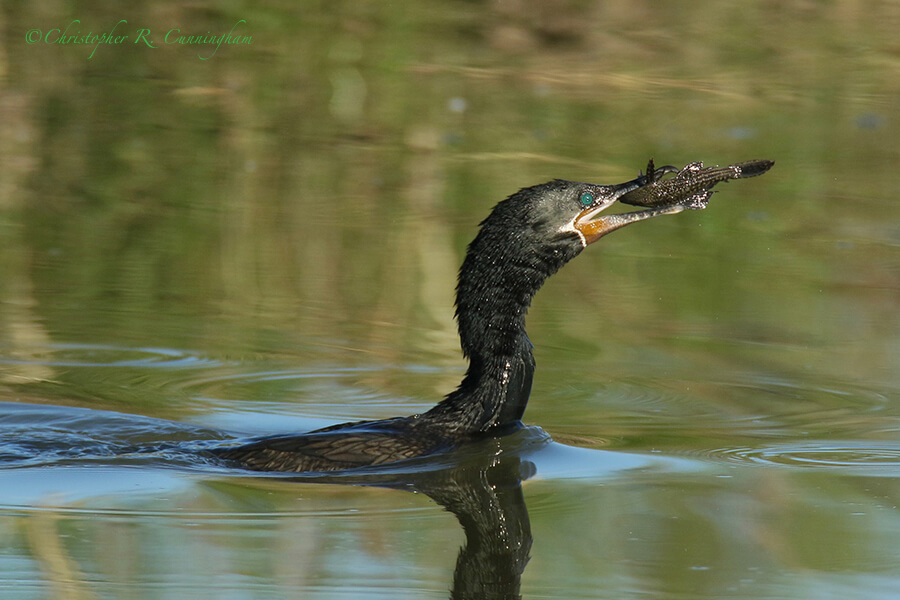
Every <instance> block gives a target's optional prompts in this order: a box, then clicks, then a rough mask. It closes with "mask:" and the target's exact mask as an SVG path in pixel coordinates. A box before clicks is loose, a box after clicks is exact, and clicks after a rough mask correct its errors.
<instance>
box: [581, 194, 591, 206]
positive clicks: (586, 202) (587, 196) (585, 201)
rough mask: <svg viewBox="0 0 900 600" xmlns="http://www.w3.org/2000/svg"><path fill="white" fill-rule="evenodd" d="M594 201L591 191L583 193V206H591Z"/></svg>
mask: <svg viewBox="0 0 900 600" xmlns="http://www.w3.org/2000/svg"><path fill="white" fill-rule="evenodd" d="M593 203H594V195H593V194H592V193H590V192H585V193H583V194H582V195H581V205H582V206H590V205H591V204H593Z"/></svg>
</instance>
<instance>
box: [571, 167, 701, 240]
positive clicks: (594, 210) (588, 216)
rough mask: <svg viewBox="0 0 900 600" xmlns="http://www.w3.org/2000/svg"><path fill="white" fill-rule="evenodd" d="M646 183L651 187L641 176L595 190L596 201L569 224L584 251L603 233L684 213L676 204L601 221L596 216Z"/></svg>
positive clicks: (621, 214) (646, 178) (606, 217)
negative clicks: (661, 216) (664, 216)
mask: <svg viewBox="0 0 900 600" xmlns="http://www.w3.org/2000/svg"><path fill="white" fill-rule="evenodd" d="M649 183H651V181H650V179H649V178H648V177H646V176H645V175H641V176H640V177H638V178H637V179H632V180H631V181H626V182H625V183H620V184H617V185H605V186H597V188H598V191H601V193H600V194H598V195H597V198H598V200H597V201H596V202H594V204H592V205H591V206H589V207H587V208H585V209H584V210H583V211H581V212H580V213H578V215H577V216H576V217H575V220H574V221H573V222H572V226H573V227H574V228H575V231H576V232H577V233H578V235H579V236H580V237H581V241H582V243H583V244H584V245H585V247H586V246H587V245H588V244H593V243H594V242H596V241H597V240H599V239H600V238H602V237H603V236H604V235H606V234H607V233H611V232H613V231H615V230H616V229H620V228H622V227H625V226H626V225H629V224H631V223H636V222H638V221H643V220H644V219H649V218H651V217H658V216H659V215H674V214H676V213H680V212H681V211H683V210H684V207H683V206H681V205H678V204H676V205H673V206H663V207H659V208H652V209H649V210H640V211H636V212H630V213H619V214H614V215H604V216H601V217H598V216H597V215H599V214H600V213H601V212H603V211H604V210H606V209H607V208H609V207H610V206H612V205H613V204H615V203H616V200H618V199H619V198H621V197H622V196H624V195H625V194H627V193H628V192H630V191H631V190H636V189H638V188H639V187H643V186H645V185H648V184H649Z"/></svg>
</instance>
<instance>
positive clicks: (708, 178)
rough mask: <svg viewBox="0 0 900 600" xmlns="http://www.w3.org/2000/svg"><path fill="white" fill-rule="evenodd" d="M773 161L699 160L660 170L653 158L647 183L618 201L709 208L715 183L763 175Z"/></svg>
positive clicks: (636, 204)
mask: <svg viewBox="0 0 900 600" xmlns="http://www.w3.org/2000/svg"><path fill="white" fill-rule="evenodd" d="M774 164H775V161H772V160H765V159H759V160H747V161H744V162H739V163H735V164H733V165H728V166H727V167H718V166H715V167H704V166H703V163H702V162H700V161H697V162H692V163H688V164H687V165H685V166H684V167H683V168H682V169H680V170H679V169H677V168H676V167H673V166H671V165H666V166H664V167H660V168H658V169H657V168H656V167H655V165H654V164H653V159H652V158H651V159H650V162H649V163H647V173H646V175H644V177H645V179H646V180H647V183H645V184H644V185H642V186H641V187H639V188H637V189H634V190H631V191H630V192H628V193H627V194H625V195H624V196H622V197H621V198H619V202H622V203H623V204H630V205H632V206H645V207H654V208H655V207H660V206H675V205H680V206H682V207H684V208H689V209H694V210H697V209H703V208H706V205H707V203H708V202H709V198H710V196H712V194H713V191H712V188H713V187H714V186H715V185H716V184H718V183H721V182H723V181H728V180H730V179H746V178H748V177H756V176H758V175H762V174H763V173H765V172H767V171H768V170H769V169H771V168H772V166H773V165H774ZM670 173H675V176H674V177H669V178H666V179H663V177H664V176H665V175H667V174H670Z"/></svg>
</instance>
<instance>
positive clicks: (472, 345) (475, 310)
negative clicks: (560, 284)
mask: <svg viewBox="0 0 900 600" xmlns="http://www.w3.org/2000/svg"><path fill="white" fill-rule="evenodd" d="M500 207H502V203H501V205H500V206H498V208H500ZM498 214H502V213H500V212H499V211H498V210H496V209H495V211H494V213H492V215H491V216H490V217H488V219H487V220H485V222H484V223H482V228H481V231H480V232H479V234H478V236H476V238H475V240H474V241H473V242H472V243H471V244H470V245H469V249H468V252H467V254H466V258H465V260H464V261H463V265H462V268H461V269H460V274H459V283H458V285H457V288H456V318H457V321H458V324H459V335H460V341H461V343H462V349H463V353H464V354H465V355H466V357H467V358H468V359H469V369H468V371H467V372H466V376H465V378H464V379H463V381H462V383H461V384H460V386H459V387H458V388H457V389H456V390H455V391H454V392H452V393H451V394H450V395H448V396H447V397H446V398H445V399H444V400H443V401H442V402H441V403H440V404H438V405H437V406H435V407H434V408H433V409H432V410H430V411H429V412H428V413H426V415H427V416H428V417H429V418H430V419H434V420H435V421H436V422H439V423H440V426H441V427H442V428H446V429H448V430H452V431H459V432H460V433H477V432H484V431H488V430H490V429H492V428H494V427H497V426H501V425H505V424H510V423H516V422H518V421H519V420H520V419H521V418H522V414H523V413H524V412H525V407H526V405H527V404H528V397H529V395H530V394H531V382H532V378H533V375H534V366H535V364H534V358H533V356H532V353H531V349H532V345H531V342H530V341H529V340H528V336H527V335H526V333H525V315H526V313H527V312H528V307H529V306H530V305H531V300H532V298H533V297H534V294H535V293H536V292H537V291H538V290H539V289H540V287H541V285H542V284H543V283H544V281H545V280H546V279H547V277H549V276H550V275H552V274H553V273H555V272H556V271H557V270H558V269H559V268H560V267H561V266H562V265H563V264H565V262H567V261H568V260H569V259H571V258H572V257H573V256H574V255H575V254H577V251H575V252H573V251H572V250H571V249H570V248H571V246H565V245H562V244H561V245H560V246H554V245H552V244H546V243H545V244H544V245H542V246H539V247H538V246H537V245H530V246H529V245H526V244H525V243H524V242H522V241H521V240H519V239H516V238H515V237H514V236H510V235H509V233H508V232H509V231H510V227H508V225H509V223H508V221H509V219H508V218H507V219H505V220H504V222H503V223H501V224H500V225H501V226H496V225H497V223H496V222H493V221H492V219H496V218H497V215H498Z"/></svg>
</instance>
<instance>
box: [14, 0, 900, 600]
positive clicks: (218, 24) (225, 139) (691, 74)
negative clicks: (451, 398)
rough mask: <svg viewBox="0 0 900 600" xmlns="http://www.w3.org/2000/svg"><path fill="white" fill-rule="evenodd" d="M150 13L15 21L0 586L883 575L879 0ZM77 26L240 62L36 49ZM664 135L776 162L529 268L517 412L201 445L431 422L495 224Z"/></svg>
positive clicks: (700, 592)
mask: <svg viewBox="0 0 900 600" xmlns="http://www.w3.org/2000/svg"><path fill="white" fill-rule="evenodd" d="M154 6H155V7H156V8H154V9H153V10H149V9H146V8H143V9H134V10H133V12H129V13H128V14H123V13H120V12H117V11H120V10H122V9H120V8H116V9H108V8H107V9H99V8H98V9H93V8H92V9H88V8H85V7H82V6H80V5H79V6H75V5H73V6H72V7H69V6H68V5H66V4H65V3H63V5H60V7H59V11H60V12H59V14H52V13H47V12H43V11H44V10H45V9H40V8H38V7H37V6H36V5H34V6H33V5H31V4H22V5H15V6H14V5H9V6H6V7H4V8H3V11H2V14H3V19H2V20H0V23H2V24H0V27H2V28H3V32H4V36H3V38H4V39H5V40H7V43H6V46H5V50H4V52H3V53H0V61H2V64H3V69H2V70H0V72H2V73H3V75H2V79H0V86H2V87H0V114H2V119H3V121H4V123H6V124H7V126H6V127H4V128H0V129H2V131H0V241H2V243H0V265H2V274H3V276H2V277H0V595H2V597H3V598H4V599H6V598H12V599H15V600H19V599H29V600H30V599H44V598H66V599H69V598H181V597H186V596H191V597H197V598H207V597H208V598H216V599H219V598H254V599H256V598H260V599H268V598H286V597H302V598H446V597H448V596H449V595H450V593H451V591H450V590H455V592H454V593H456V595H457V597H466V594H467V593H469V597H491V596H490V594H493V596H494V597H510V596H513V597H514V596H516V595H521V597H523V598H604V599H605V598H643V597H652V598H665V599H681V598H691V599H697V598H710V599H712V598H716V599H719V598H754V599H770V598H771V599H783V598H823V599H829V598H835V599H837V598H841V599H844V598H866V599H870V598H892V597H894V596H895V594H896V590H897V589H900V554H898V552H897V550H896V548H897V539H898V535H900V520H898V516H900V511H898V508H897V505H898V497H900V496H898V490H900V487H898V482H900V405H898V402H897V398H898V388H900V379H898V373H900V362H898V358H897V357H898V356H900V347H898V340H900V326H898V318H897V315H898V314H900V313H898V298H900V294H898V289H900V277H898V274H900V258H898V257H900V254H898V247H900V226H898V225H897V224H898V223H900V219H898V217H900V211H898V208H897V207H898V204H897V195H898V193H900V178H898V176H897V170H896V159H897V150H896V149H897V144H896V140H897V139H898V133H900V132H898V129H897V128H898V123H900V113H898V104H897V102H896V98H897V97H898V94H900V90H898V89H897V87H898V82H900V77H897V73H898V71H900V63H898V61H897V53H896V31H897V29H898V26H900V21H898V19H900V14H898V13H897V10H896V8H895V7H894V6H893V5H892V4H882V5H878V6H866V7H862V6H857V5H855V4H853V3H836V4H829V5H822V6H819V5H811V4H809V3H803V2H782V3H779V4H777V6H776V5H772V4H768V3H753V2H750V3H744V4H742V5H741V6H740V7H735V6H733V5H732V4H726V3H722V4H721V6H715V5H709V4H707V5H704V6H702V7H701V6H698V7H686V6H682V5H680V4H678V5H676V4H671V3H665V4H663V3H650V4H646V5H644V4H629V5H628V6H625V5H621V6H619V5H618V4H617V3H575V4H571V3H549V4H546V5H543V4H542V5H541V6H540V7H538V6H534V7H526V6H522V7H519V6H518V5H515V6H513V5H507V4H504V3H498V4H491V5H487V4H481V3H460V2H450V3H446V4H442V5H439V6H438V5H431V4H427V5H426V4H422V5H415V6H412V5H410V6H400V5H397V4H393V3H376V4H372V5H358V6H357V5H350V6H343V5H340V4H333V3H326V4H325V5H321V6H320V5H318V4H315V3H300V4H299V5H297V6H296V7H294V6H292V7H245V8H234V7H232V8H230V9H224V10H223V9H209V10H207V9H203V8H199V7H197V6H193V5H191V6H183V5H180V4H167V3H162V4H157V5H154ZM79 10H80V11H85V12H82V13H78V12H77V11H79ZM110 10H113V12H109V11H110ZM131 10H132V9H129V11H131ZM73 11H75V12H73ZM72 18H77V19H80V20H81V21H82V22H83V23H84V24H85V25H84V26H85V27H91V28H96V29H98V30H100V29H102V28H103V27H106V26H107V25H111V24H114V23H115V22H116V21H118V20H119V19H121V18H125V19H128V21H129V26H131V25H134V26H146V27H150V28H154V29H159V30H162V29H169V28H171V27H177V26H183V27H185V28H187V29H196V30H198V31H200V32H205V31H207V30H210V31H218V30H220V29H222V28H225V29H227V28H230V27H231V26H232V25H233V23H234V22H236V21H237V20H240V19H244V20H246V21H247V23H246V28H247V30H248V31H249V32H251V33H252V35H253V43H252V44H251V45H249V46H244V47H237V46H233V47H228V48H225V47H223V48H221V49H220V50H219V52H217V54H216V56H215V57H214V58H213V59H211V60H207V61H201V60H199V59H198V57H197V56H196V54H197V53H196V52H194V50H195V49H193V48H189V47H188V48H176V47H165V48H163V47H160V48H158V49H156V50H150V49H141V48H139V47H135V46H131V45H129V46H124V45H123V46H116V47H110V48H101V49H100V50H98V52H97V54H96V55H95V56H94V57H93V58H91V59H90V60H88V59H87V57H86V55H87V54H89V52H86V50H87V48H85V47H83V46H76V45H69V46H59V45H56V46H53V45H46V44H34V45H28V44H25V43H24V42H23V41H22V39H23V36H24V34H25V32H26V31H28V30H29V29H31V28H41V29H48V28H51V27H54V26H59V24H60V23H62V24H65V23H68V22H69V20H71V19H72ZM748 40H752V43H749V42H748ZM83 51H85V52H83ZM651 156H652V157H654V159H655V160H656V162H657V164H676V165H683V164H685V163H687V162H689V161H693V160H703V161H706V163H707V164H716V163H718V164H727V163H731V162H736V161H740V160H746V159H752V158H769V159H773V160H775V161H776V166H775V167H774V168H773V170H772V171H771V172H770V173H768V174H766V175H765V176H764V177H760V178H756V179H752V180H748V181H740V182H732V183H731V184H729V185H723V186H721V188H722V189H721V192H719V193H717V194H716V195H715V196H714V197H713V198H712V200H711V202H710V206H709V208H708V209H707V210H705V211H692V212H690V213H684V214H680V215H677V216H674V217H671V218H668V217H667V218H660V219H655V220H653V221H651V222H647V223H643V224H639V225H635V226H633V227H630V228H627V229H625V230H623V231H621V232H617V233H615V234H614V235H612V236H610V237H609V238H607V239H604V240H603V241H602V242H601V243H600V244H597V246H596V247H592V248H590V249H589V250H588V251H586V252H585V253H584V254H583V255H582V256H579V257H578V258H577V259H576V260H575V261H573V262H572V264H570V265H567V266H566V267H565V268H564V269H563V270H562V271H561V272H560V273H559V274H558V275H556V276H554V277H553V278H552V279H551V280H550V281H549V282H548V284H547V285H546V286H545V288H544V289H543V290H542V291H541V292H540V293H539V294H538V296H537V298H536V300H535V303H534V306H533V307H532V309H531V311H530V313H529V321H528V323H529V336H530V338H531V339H532V340H533V341H534V343H535V344H536V359H537V362H538V370H537V373H536V379H535V385H534V391H533V394H532V399H531V402H530V405H529V407H528V411H527V412H526V415H525V420H526V422H527V424H528V427H527V428H526V429H524V430H522V431H520V432H518V433H517V434H516V435H514V436H511V437H509V438H504V439H502V440H488V441H485V442H484V443H482V444H479V445H475V446H473V447H470V448H466V449H464V450H463V451H461V452H459V453H455V454H454V455H453V456H441V457H435V458H432V459H428V460H423V461H418V462H415V461H414V462H413V463H412V464H407V465H402V466H400V467H397V468H390V469H386V470H384V471H382V472H377V473H351V474H345V475H341V476H337V477H331V478H322V477H306V478H296V477H286V476H283V475H278V474H276V475H260V474H251V473H245V472H241V471H236V470H234V469H230V468H227V467H226V466H224V465H221V464H219V463H217V462H215V461H212V460H210V459H208V458H207V457H205V456H204V454H203V449H204V448H205V447H208V446H209V445H214V444H220V443H227V442H228V441H229V440H233V439H239V438H244V437H249V436H254V435H263V434H269V433H282V432H287V431H305V430H309V429H314V428H317V427H321V426H325V425H329V424H332V423H337V422H342V421H347V420H359V419H367V418H384V417H391V416H396V415H402V414H412V413H416V412H421V411H423V410H426V409H427V408H428V407H430V406H431V405H432V404H433V403H434V402H436V401H437V400H438V399H440V398H441V397H442V395H443V394H445V393H447V392H448V391H450V390H452V389H453V388H454V386H455V385H456V384H457V383H458V381H459V379H460V377H461V376H462V373H463V370H464V363H463V362H462V359H461V357H460V355H459V349H458V340H457V338H456V335H455V327H454V323H453V320H452V314H453V307H452V302H453V295H452V290H453V286H454V282H455V276H456V270H457V268H458V265H459V263H460V262H461V260H462V256H463V253H464V250H465V245H466V243H467V242H468V241H469V240H470V239H471V238H472V236H473V235H474V233H475V231H476V226H477V223H478V222H479V221H480V220H481V219H482V218H483V217H484V216H485V215H486V214H487V212H488V210H489V209H490V207H491V206H492V205H493V204H494V203H495V202H497V201H498V200H500V199H502V198H503V197H505V196H506V195H508V194H510V193H512V192H514V191H515V190H517V189H518V188H520V187H523V186H526V185H531V184H535V183H540V182H543V181H546V180H549V179H552V178H555V177H562V178H567V179H575V180H584V181H592V182H596V183H613V182H619V181H624V180H627V179H630V178H633V177H634V176H635V174H636V172H637V170H638V169H640V168H642V167H643V166H644V165H645V164H646V162H647V159H648V158H649V157H651ZM489 581H493V582H495V583H497V585H496V586H495V587H494V588H490V589H489V591H488V592H485V591H484V590H485V589H488V588H486V587H484V586H485V585H487V584H486V582H489ZM478 586H482V587H481V588H480V589H481V592H479V593H478V594H475V593H470V592H471V590H472V589H474V588H477V587H478ZM466 590H468V592H467V591H466Z"/></svg>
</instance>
